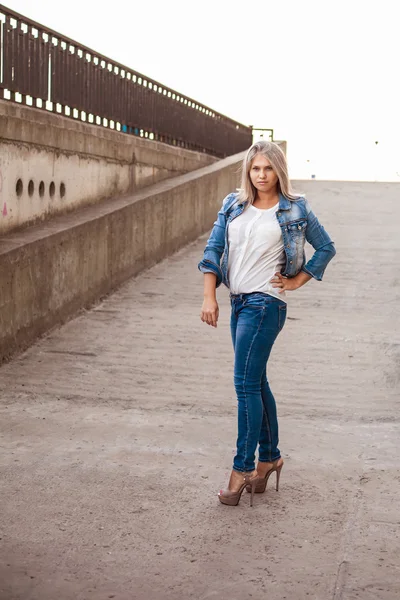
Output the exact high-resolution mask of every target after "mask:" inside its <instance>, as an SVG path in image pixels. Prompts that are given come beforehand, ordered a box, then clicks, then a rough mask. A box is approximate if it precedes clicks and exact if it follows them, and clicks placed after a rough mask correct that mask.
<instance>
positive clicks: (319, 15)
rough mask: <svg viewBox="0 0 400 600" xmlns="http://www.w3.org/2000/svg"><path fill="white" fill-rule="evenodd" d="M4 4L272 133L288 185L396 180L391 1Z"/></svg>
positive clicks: (399, 98)
mask: <svg viewBox="0 0 400 600" xmlns="http://www.w3.org/2000/svg"><path fill="white" fill-rule="evenodd" d="M6 5H7V6H9V7H10V8H13V9H14V10H16V11H17V12H20V13H22V14H24V15H26V16H28V17H30V18H32V19H34V20H36V21H39V22H40V23H42V24H43V25H47V26H48V27H51V28H53V29H55V30H57V31H59V32H60V33H63V34H64V35H67V36H69V37H71V38H73V39H75V40H76V41H78V42H81V43H82V44H84V45H86V46H89V47H91V48H93V49H94V50H97V51H98V52H100V53H102V54H105V55H106V56H109V57H110V58H113V59H115V60H117V61H119V62H121V63H123V64H126V65H127V66H128V67H130V68H132V69H135V70H137V71H140V72H142V73H143V74H145V75H147V76H148V77H152V78H154V79H156V80H158V81H160V82H161V83H163V84H165V85H166V86H170V87H172V88H175V89H176V90H177V91H178V92H181V93H183V94H187V95H188V96H191V97H193V98H195V99H196V100H198V101H199V102H202V103H204V104H207V105H208V106H210V107H211V108H214V109H215V110H217V111H219V112H222V113H224V114H226V115H228V116H230V117H232V118H234V119H237V120H238V121H240V122H242V123H245V124H247V125H254V126H255V127H270V128H273V129H274V132H275V138H276V139H285V140H287V142H288V158H289V165H290V170H291V172H290V175H291V177H292V178H302V177H309V176H310V175H311V173H314V174H315V175H316V177H317V179H330V178H331V179H367V180H368V179H370V180H375V179H380V180H382V179H386V180H393V181H400V118H399V113H400V108H399V107H400V82H399V61H400V35H399V25H398V24H399V22H400V3H399V2H398V0H391V1H389V0H380V2H372V1H370V0H363V1H361V0H347V1H343V0H335V2H332V1H328V0H325V1H323V0H318V1H316V0H302V1H301V2H300V1H298V0H286V1H285V0H274V1H270V0H261V1H259V0H255V1H253V2H251V1H246V0H242V1H240V2H238V1H236V0H212V1H211V0H202V1H201V2H199V1H198V2H188V1H187V0H184V1H183V0H182V1H181V0H169V1H168V0H163V1H160V0H151V1H143V0H142V1H135V2H127V0H113V1H112V2H107V3H101V1H100V2H99V1H97V2H94V1H93V0H85V1H82V0H80V1H78V0H69V1H68V2H67V3H59V2H54V0H51V1H50V0H35V1H34V2H33V0H13V1H12V2H11V0H9V1H8V2H7V1H6ZM376 141H378V144H375V142H376Z"/></svg>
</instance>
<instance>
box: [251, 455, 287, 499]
mask: <svg viewBox="0 0 400 600" xmlns="http://www.w3.org/2000/svg"><path fill="white" fill-rule="evenodd" d="M264 464H265V463H262V462H261V463H260V462H259V463H258V464H257V473H258V482H257V483H256V487H255V490H254V492H255V493H256V494H262V493H263V492H265V490H266V487H267V483H268V479H269V477H270V475H271V474H272V473H273V472H274V471H275V472H276V486H275V489H276V491H277V492H279V479H280V476H281V471H282V467H283V464H284V462H283V458H282V457H281V458H277V459H276V460H274V461H273V462H272V463H267V464H270V465H272V467H271V468H270V469H268V471H267V472H266V473H265V475H260V471H261V473H262V471H263V469H262V468H260V467H261V466H262V465H264ZM246 490H247V491H248V492H252V489H251V486H250V485H248V486H246ZM254 492H253V493H254Z"/></svg>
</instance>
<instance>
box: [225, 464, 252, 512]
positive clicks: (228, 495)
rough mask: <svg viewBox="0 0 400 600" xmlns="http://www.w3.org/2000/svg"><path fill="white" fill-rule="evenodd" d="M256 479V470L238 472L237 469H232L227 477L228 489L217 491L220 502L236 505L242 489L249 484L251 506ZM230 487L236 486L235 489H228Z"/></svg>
mask: <svg viewBox="0 0 400 600" xmlns="http://www.w3.org/2000/svg"><path fill="white" fill-rule="evenodd" d="M258 481H259V477H258V474H257V471H251V472H250V473H240V472H239V471H235V470H233V471H232V473H231V477H230V479H229V484H228V489H227V490H221V491H220V492H218V498H219V501H220V502H221V503H222V504H227V505H228V506H237V505H238V504H239V502H240V498H241V496H242V493H243V492H244V489H245V488H246V486H249V488H250V490H249V491H250V492H251V497H250V506H253V497H254V492H255V490H256V486H257V483H258ZM232 487H233V488H235V487H236V488H237V489H236V490H234V491H232V490H231V489H230V488H232Z"/></svg>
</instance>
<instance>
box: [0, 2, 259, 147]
mask: <svg viewBox="0 0 400 600" xmlns="http://www.w3.org/2000/svg"><path fill="white" fill-rule="evenodd" d="M0 98H4V99H7V100H10V101H13V102H19V103H22V104H25V105H28V106H32V107H34V108H40V109H44V110H50V111H52V112H55V113H58V114H60V115H63V116H67V117H71V118H75V119H78V120H82V121H86V122H87V123H91V124H94V125H99V126H103V127H110V128H111V129H115V130H117V131H121V132H124V133H128V134H133V135H138V136H141V137H143V138H148V139H151V140H156V141H161V142H164V143H167V144H172V145H174V146H178V147H183V148H188V149H191V150H197V151H200V152H206V153H208V154H213V155H215V156H218V157H224V156H230V155H232V154H236V153H237V152H241V151H242V150H245V149H246V148H248V147H249V146H250V145H251V143H252V130H251V127H247V126H245V125H243V124H241V123H238V122H236V121H234V120H232V119H230V118H229V117H226V116H224V115H222V114H220V113H218V112H216V111H214V110H212V109H211V108H209V107H207V106H205V105H203V104H201V103H199V102H197V101H196V100H193V99H192V98H189V97H187V96H185V95H183V94H180V93H179V92H176V91H175V90H172V89H170V88H168V87H166V86H165V85H163V84H161V83H159V82H157V81H154V80H153V79H150V78H149V77H146V76H145V75H142V74H141V73H138V72H137V71H133V70H132V69H129V68H128V67H126V66H124V65H122V64H120V63H118V62H116V61H114V60H111V59H110V58H107V57H106V56H103V55H102V54H99V53H98V52H95V51H94V50H91V49H90V48H87V47H86V46H83V45H82V44H79V43H77V42H75V41H73V40H71V39H69V38H67V37H65V36H63V35H61V34H59V33H57V32H56V31H53V30H52V29H49V28H47V27H44V26H43V25H40V24H39V23H36V22H35V21H32V20H31V19H28V18H26V17H24V16H22V15H20V14H18V13H16V12H14V11H13V10H10V9H8V8H6V7H5V6H3V5H1V4H0Z"/></svg>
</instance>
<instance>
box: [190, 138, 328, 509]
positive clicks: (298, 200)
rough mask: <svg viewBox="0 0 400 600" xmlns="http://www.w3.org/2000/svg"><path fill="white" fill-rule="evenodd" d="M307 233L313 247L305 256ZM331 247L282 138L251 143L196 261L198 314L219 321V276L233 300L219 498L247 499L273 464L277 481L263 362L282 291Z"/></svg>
mask: <svg viewBox="0 0 400 600" xmlns="http://www.w3.org/2000/svg"><path fill="white" fill-rule="evenodd" d="M306 240H307V241H308V242H309V243H310V244H311V245H312V246H313V248H314V250H315V251H314V254H313V256H312V257H311V258H310V260H309V261H308V262H306V258H305V253H304V243H305V241H306ZM335 253H336V252H335V248H334V245H333V242H332V241H331V239H330V237H329V235H328V234H327V232H326V231H325V230H324V228H323V227H322V225H321V224H320V223H319V222H318V219H317V217H316V216H315V214H314V213H313V212H312V210H311V208H310V206H309V204H308V202H307V200H306V199H305V198H304V197H302V196H299V195H297V194H294V193H293V191H292V190H291V187H290V182H289V177H288V170H287V163H286V157H285V155H284V153H283V152H282V150H281V149H280V148H279V146H278V145H277V144H274V143H273V142H264V141H262V142H257V143H256V144H253V146H251V148H250V149H249V150H248V152H247V154H246V156H245V158H244V161H243V166H242V182H241V189H240V191H239V192H238V193H232V194H229V195H228V196H227V197H226V198H225V200H224V201H223V204H222V208H221V210H220V211H219V213H218V217H217V220H216V221H215V223H214V228H213V230H212V232H211V235H210V237H209V239H208V241H207V245H206V248H205V251H204V256H203V259H202V260H201V262H200V263H199V269H200V271H202V273H204V302H203V306H202V309H201V320H202V321H203V322H204V323H207V324H208V325H211V326H212V327H217V322H218V314H219V308H218V303H217V299H216V288H217V287H218V286H219V285H220V284H221V283H224V284H225V285H226V286H227V287H228V288H229V290H230V299H231V307H232V313H231V334H232V341H233V347H234V353H235V363H234V384H235V389H236V395H237V401H238V437H237V444H236V446H237V447H236V456H235V458H234V460H233V470H232V473H231V476H230V480H229V483H228V488H227V489H226V490H221V491H220V492H219V494H218V497H219V500H220V501H221V502H222V503H223V504H228V505H232V506H236V505H237V504H238V503H239V500H240V498H241V495H242V492H243V490H244V489H245V488H247V490H248V491H250V492H251V500H250V505H251V506H252V505H253V494H254V492H264V491H265V489H266V485H267V482H268V478H269V476H270V475H271V474H272V473H274V472H276V489H277V490H278V488H279V477H280V473H281V470H282V466H283V459H282V458H281V454H280V451H279V449H278V420H277V412H276V404H275V399H274V396H273V394H272V391H271V389H270V386H269V383H268V379H267V371H266V369H267V362H268V359H269V355H270V352H271V349H272V346H273V344H274V342H275V340H276V338H277V336H278V334H279V332H280V331H281V330H282V328H283V326H284V324H285V320H286V302H287V298H286V292H288V291H293V290H296V289H298V288H299V287H301V286H302V285H304V284H305V283H307V282H308V281H309V280H310V279H311V278H314V279H317V280H318V281H320V280H321V279H322V276H323V273H324V271H325V268H326V266H327V264H328V263H329V261H330V260H331V259H332V258H333V257H334V255H335ZM221 257H222V261H221ZM257 445H258V446H259V451H258V454H259V456H258V463H257V468H255V452H256V448H257Z"/></svg>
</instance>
